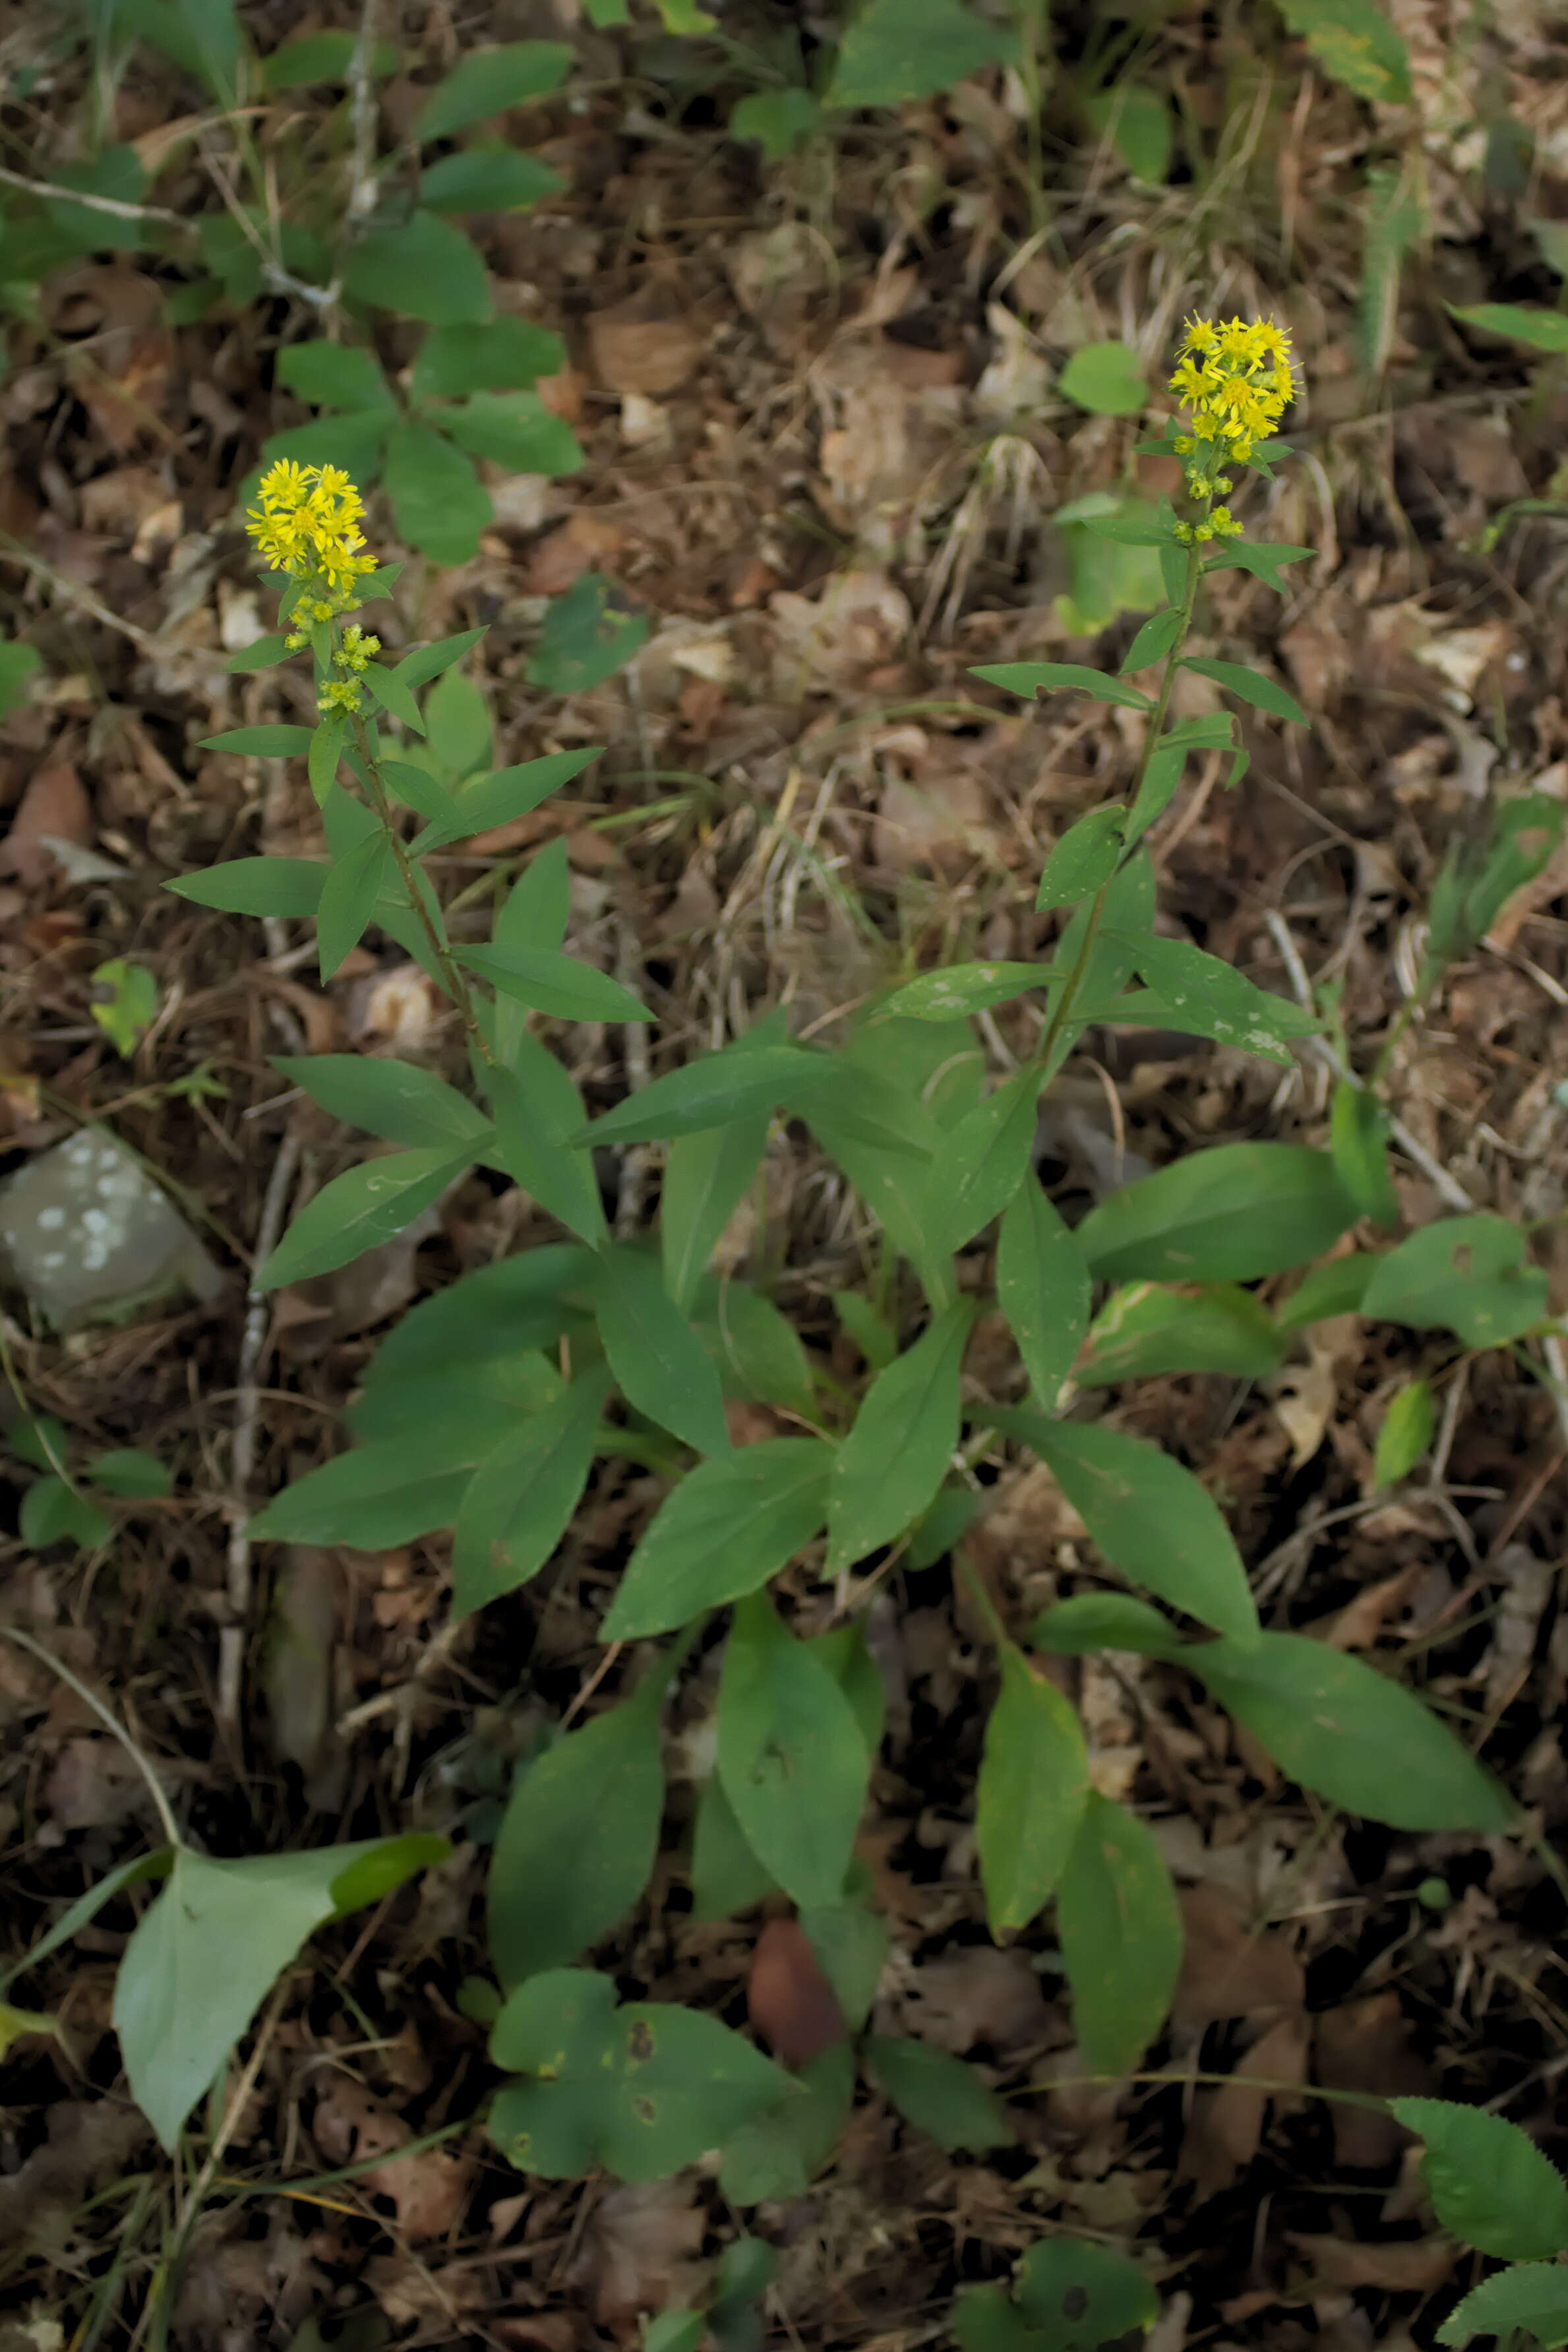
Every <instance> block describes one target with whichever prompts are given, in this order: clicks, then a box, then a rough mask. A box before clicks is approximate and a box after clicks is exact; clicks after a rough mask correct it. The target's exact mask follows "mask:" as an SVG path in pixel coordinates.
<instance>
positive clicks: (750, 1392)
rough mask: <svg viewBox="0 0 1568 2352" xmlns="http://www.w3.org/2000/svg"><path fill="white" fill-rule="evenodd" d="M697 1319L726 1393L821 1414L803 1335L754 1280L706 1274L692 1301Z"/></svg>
mask: <svg viewBox="0 0 1568 2352" xmlns="http://www.w3.org/2000/svg"><path fill="white" fill-rule="evenodd" d="M691 1319H692V1322H693V1325H694V1327H695V1328H696V1330H697V1332H698V1334H699V1336H700V1339H702V1341H703V1344H704V1345H705V1346H706V1347H707V1348H708V1349H709V1351H710V1354H711V1356H712V1358H713V1360H714V1362H715V1364H716V1365H717V1367H718V1370H719V1377H720V1380H721V1381H722V1383H723V1388H724V1393H725V1395H726V1396H741V1397H748V1398H750V1399H751V1400H752V1402H754V1403H757V1404H772V1405H776V1406H777V1407H778V1409H779V1411H780V1412H789V1413H794V1414H795V1415H796V1416H797V1417H798V1418H799V1419H800V1420H802V1421H807V1422H810V1421H815V1419H816V1409H817V1408H816V1389H815V1387H814V1385H813V1382H812V1376H811V1365H810V1362H809V1360H808V1359H807V1357H806V1353H805V1349H804V1348H803V1347H802V1346H801V1343H800V1336H799V1334H798V1332H797V1331H796V1330H795V1326H794V1324H793V1323H792V1322H791V1321H790V1320H789V1318H788V1317H787V1316H785V1315H781V1314H780V1312H779V1310H778V1308H777V1307H775V1306H774V1305H773V1300H772V1299H771V1298H764V1297H763V1294H762V1292H761V1291H759V1290H753V1289H752V1286H751V1285H750V1284H749V1283H745V1282H737V1281H735V1280H733V1279H732V1278H731V1277H730V1276H723V1277H720V1276H716V1275H709V1276H704V1278H703V1281H702V1283H701V1285H700V1288H699V1291H698V1295H697V1297H696V1298H695V1300H694V1301H693V1302H692V1307H691Z"/></svg>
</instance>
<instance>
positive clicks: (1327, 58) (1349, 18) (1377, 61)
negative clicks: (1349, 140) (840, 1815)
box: [1276, 0, 1411, 106]
mask: <svg viewBox="0 0 1568 2352" xmlns="http://www.w3.org/2000/svg"><path fill="white" fill-rule="evenodd" d="M1276 5H1277V6H1278V7H1279V13H1280V15H1281V16H1283V17H1284V19H1285V22H1286V23H1287V24H1288V25H1289V27H1290V30H1291V31H1292V32H1293V33H1299V34H1300V35H1301V36H1302V37H1303V38H1304V39H1305V41H1306V44H1307V47H1308V48H1309V49H1310V51H1311V53H1312V55H1313V57H1315V58H1317V60H1318V62H1319V64H1320V65H1321V67H1322V68H1323V69H1324V71H1325V72H1326V73H1330V74H1331V75H1332V76H1333V78H1334V79H1335V80H1336V81H1342V82H1343V84H1344V86H1345V88H1346V89H1348V90H1351V91H1353V93H1354V95H1355V96H1356V97H1357V98H1364V99H1366V100H1369V101H1370V102H1371V103H1372V104H1373V105H1386V106H1399V105H1405V104H1408V102H1409V100H1410V96H1411V84H1410V56H1409V52H1408V50H1407V49H1406V47H1405V42H1404V39H1403V37H1402V36H1401V35H1400V34H1399V33H1398V32H1397V31H1396V30H1395V28H1394V26H1393V25H1392V24H1391V23H1390V22H1389V20H1388V17H1387V16H1386V15H1385V14H1384V11H1383V9H1382V8H1380V7H1378V6H1377V5H1375V0H1276Z"/></svg>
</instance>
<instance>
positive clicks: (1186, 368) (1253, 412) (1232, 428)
mask: <svg viewBox="0 0 1568 2352" xmlns="http://www.w3.org/2000/svg"><path fill="white" fill-rule="evenodd" d="M1171 390H1172V391H1173V393H1175V394H1177V396H1178V397H1179V398H1180V400H1181V402H1182V404H1183V405H1184V407H1185V409H1186V410H1187V412H1188V415H1189V417H1190V419H1191V432H1190V433H1184V434H1182V435H1181V436H1178V438H1177V441H1176V448H1177V450H1178V452H1179V453H1180V454H1181V455H1182V456H1183V457H1187V456H1189V455H1191V456H1194V457H1195V458H1196V460H1197V462H1196V463H1195V464H1194V466H1193V467H1191V468H1190V469H1189V474H1188V488H1190V489H1192V490H1194V492H1196V494H1197V495H1198V496H1199V497H1200V498H1204V497H1207V496H1208V495H1209V494H1210V493H1211V492H1212V491H1214V490H1216V489H1219V490H1225V489H1228V488H1230V484H1229V482H1228V481H1226V480H1223V479H1215V478H1214V477H1213V474H1212V462H1213V461H1214V460H1217V461H1218V463H1220V464H1221V465H1223V464H1225V463H1226V460H1228V459H1230V458H1235V459H1236V460H1237V463H1238V464H1245V463H1246V461H1247V458H1248V457H1251V455H1252V449H1253V444H1254V443H1255V442H1257V441H1262V440H1265V439H1267V437H1268V435H1269V434H1270V433H1272V432H1273V430H1274V427H1275V426H1276V425H1278V424H1279V419H1280V416H1281V415H1282V414H1283V412H1284V410H1285V408H1286V406H1287V404H1289V402H1290V401H1291V400H1293V399H1294V398H1295V379H1294V376H1293V374H1292V373H1291V364H1290V338H1289V335H1287V334H1286V333H1285V332H1284V331H1283V329H1282V328H1280V327H1278V326H1276V325H1275V323H1274V320H1272V319H1253V320H1246V319H1228V320H1226V322H1225V324H1224V325H1223V326H1220V325H1218V324H1216V323H1215V320H1213V319H1190V320H1188V321H1187V330H1186V333H1185V334H1184V337H1183V339H1182V353H1181V358H1180V360H1179V362H1177V366H1176V372H1175V373H1174V375H1173V377H1172V378H1171ZM1184 445H1185V446H1184Z"/></svg>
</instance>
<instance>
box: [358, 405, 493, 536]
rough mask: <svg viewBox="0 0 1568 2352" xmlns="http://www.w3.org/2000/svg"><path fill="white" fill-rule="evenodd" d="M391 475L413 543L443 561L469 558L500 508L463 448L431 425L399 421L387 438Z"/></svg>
mask: <svg viewBox="0 0 1568 2352" xmlns="http://www.w3.org/2000/svg"><path fill="white" fill-rule="evenodd" d="M385 480H386V489H387V495H388V497H389V498H390V499H391V500H392V504H393V509H394V511H395V514H396V517H397V528H398V530H399V531H400V532H401V533H402V536H403V538H404V539H405V541H407V543H408V545H409V546H410V547H417V548H419V549H421V550H423V551H424V552H425V553H426V555H429V556H433V557H434V558H435V560H436V562H437V563H466V562H468V559H469V558H470V556H472V555H473V553H474V552H475V551H476V549H477V548H478V546H479V533H480V531H481V530H483V529H484V527H485V525H486V524H487V523H488V522H489V520H490V519H491V517H492V515H493V514H494V511H495V509H494V508H493V507H492V506H491V504H490V497H489V491H488V490H487V489H485V488H483V486H482V484H481V483H480V481H479V477H478V475H477V474H476V473H475V472H474V469H473V466H472V464H471V463H470V462H469V460H468V458H467V457H464V455H463V453H462V451H461V450H460V449H455V448H454V447H453V446H452V444H451V443H450V442H449V441H448V440H447V438H446V437H445V436H444V435H442V434H439V433H433V432H432V431H431V430H430V428H429V426H428V425H398V427H397V429H396V430H395V432H394V433H393V434H392V435H391V436H390V438H389V440H388V442H387V448H386V468H385Z"/></svg>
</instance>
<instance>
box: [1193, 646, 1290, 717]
mask: <svg viewBox="0 0 1568 2352" xmlns="http://www.w3.org/2000/svg"><path fill="white" fill-rule="evenodd" d="M1182 667H1183V668H1184V669H1195V670H1196V671H1197V673H1198V676H1199V677H1212V678H1213V679H1214V681H1215V684H1216V685H1217V686H1223V687H1224V688H1226V691H1227V693H1230V694H1234V695H1236V696H1237V698H1238V699H1239V700H1240V701H1242V702H1250V703H1251V704H1252V706H1253V708H1254V709H1256V710H1267V711H1268V712H1269V714H1270V715H1271V716H1272V717H1273V718H1275V719H1294V720H1295V722H1296V724H1297V726H1298V727H1306V726H1308V725H1310V720H1309V719H1308V717H1307V714H1306V712H1305V711H1304V710H1303V709H1302V708H1301V706H1300V703H1299V702H1298V701H1297V700H1296V698H1295V697H1294V695H1290V694H1287V693H1286V691H1285V688H1283V687H1282V686H1280V685H1279V684H1278V683H1277V682H1276V681H1275V680H1274V679H1273V678H1271V677H1264V676H1263V674H1262V672H1261V671H1260V670H1256V669H1251V668H1249V667H1247V664H1246V663H1244V662H1226V661H1207V660H1204V659H1202V658H1200V656H1198V655H1196V654H1184V655H1183V656H1182Z"/></svg>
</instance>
